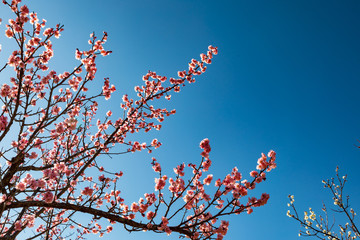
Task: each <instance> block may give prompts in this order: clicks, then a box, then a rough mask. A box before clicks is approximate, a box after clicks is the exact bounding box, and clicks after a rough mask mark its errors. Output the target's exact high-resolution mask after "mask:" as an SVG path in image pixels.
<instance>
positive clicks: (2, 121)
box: [0, 116, 8, 131]
mask: <svg viewBox="0 0 360 240" xmlns="http://www.w3.org/2000/svg"><path fill="white" fill-rule="evenodd" d="M7 124H8V122H7V117H5V116H1V117H0V131H4V130H5V128H6V126H7Z"/></svg>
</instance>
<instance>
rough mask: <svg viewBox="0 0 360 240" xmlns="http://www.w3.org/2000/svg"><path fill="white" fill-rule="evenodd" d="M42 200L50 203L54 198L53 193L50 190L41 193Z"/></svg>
mask: <svg viewBox="0 0 360 240" xmlns="http://www.w3.org/2000/svg"><path fill="white" fill-rule="evenodd" d="M43 200H44V201H45V202H46V203H52V201H53V200H54V195H53V193H52V192H45V193H44V194H43Z"/></svg>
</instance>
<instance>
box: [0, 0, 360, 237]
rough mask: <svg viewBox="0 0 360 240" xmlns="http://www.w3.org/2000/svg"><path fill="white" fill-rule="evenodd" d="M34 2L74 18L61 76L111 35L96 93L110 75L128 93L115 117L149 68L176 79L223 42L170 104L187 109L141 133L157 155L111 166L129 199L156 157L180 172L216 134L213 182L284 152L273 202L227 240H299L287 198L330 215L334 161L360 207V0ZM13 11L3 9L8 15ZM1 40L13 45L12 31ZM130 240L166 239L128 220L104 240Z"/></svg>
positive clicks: (235, 224) (238, 221)
mask: <svg viewBox="0 0 360 240" xmlns="http://www.w3.org/2000/svg"><path fill="white" fill-rule="evenodd" d="M25 2H27V4H28V5H29V8H30V10H34V11H36V12H38V14H39V17H40V18H45V19H47V20H48V26H49V25H55V24H56V23H62V24H64V25H65V31H64V32H63V33H62V37H61V38H60V39H59V40H56V41H55V42H54V50H55V59H54V60H53V66H54V68H56V69H57V70H58V71H59V72H61V71H64V70H67V69H72V68H73V66H74V64H75V63H76V61H75V59H74V50H75V49H76V48H80V49H81V48H82V49H84V48H85V47H86V46H87V44H86V42H87V40H88V36H89V34H90V33H91V32H93V31H94V32H96V33H98V34H99V35H100V34H101V32H102V31H104V30H105V31H107V32H108V34H109V40H108V43H107V44H106V46H107V48H108V49H111V50H113V54H112V55H110V56H108V57H106V58H103V59H100V61H99V72H98V79H99V81H98V83H99V85H98V86H97V85H94V89H95V88H97V87H100V85H101V83H102V79H103V77H109V78H110V79H111V81H112V83H113V84H115V86H116V88H117V90H118V91H117V93H116V96H113V97H112V99H111V101H110V102H103V104H104V106H105V107H106V108H111V109H112V110H113V112H114V113H116V109H119V102H120V99H121V96H122V94H125V93H129V94H132V93H133V87H134V86H135V85H139V84H141V82H142V81H141V77H142V75H144V74H146V72H147V71H148V70H152V71H156V72H157V73H159V74H161V75H167V76H169V77H170V76H176V73H177V71H178V70H183V69H185V68H186V67H187V63H188V61H189V60H190V59H191V58H198V56H199V54H200V53H201V52H204V51H206V49H207V46H208V45H210V44H212V45H214V46H218V47H219V55H218V56H216V58H215V59H214V61H213V64H212V65H210V66H209V68H208V71H207V72H206V74H205V75H203V76H201V77H199V78H198V79H197V82H196V83H195V84H193V85H190V86H187V87H185V88H184V89H183V90H182V92H181V93H180V94H177V95H174V96H173V99H172V101H171V103H170V104H169V108H176V109H177V114H176V115H175V116H172V117H170V118H168V119H166V121H165V123H164V124H163V128H162V129H161V131H160V132H156V133H155V132H154V133H151V135H150V136H138V138H139V139H151V138H153V137H156V138H158V139H159V140H160V141H162V142H163V146H162V147H161V148H160V149H158V150H156V151H155V152H154V153H153V154H152V155H148V154H142V153H141V154H130V155H125V156H122V157H119V158H118V159H113V160H112V161H113V162H111V163H110V162H109V163H108V164H109V166H111V167H114V168H115V167H116V168H118V169H120V170H123V171H124V172H125V176H124V180H123V181H124V182H123V186H121V187H120V188H121V189H122V192H123V194H124V195H125V194H126V195H128V198H127V199H128V201H129V202H130V203H131V202H132V201H136V200H137V199H138V198H139V197H142V194H143V193H144V192H146V191H152V188H153V178H154V177H155V175H154V173H153V171H152V170H151V168H150V166H149V164H148V163H149V162H150V159H151V156H155V157H157V158H158V159H159V161H160V162H161V163H162V164H163V168H164V169H166V170H167V171H168V173H171V172H172V168H173V167H174V166H176V165H177V164H179V163H182V162H186V163H188V162H197V161H199V160H200V157H199V153H200V149H199V148H198V144H199V142H200V141H201V140H202V139H203V138H206V137H207V138H209V139H210V143H211V146H212V153H211V159H212V160H213V162H214V164H213V170H212V171H213V172H214V175H215V177H221V176H224V175H225V174H227V173H228V172H229V171H231V169H232V167H233V166H237V167H238V168H239V169H240V171H241V172H242V173H243V175H248V172H249V171H250V170H252V169H253V168H255V166H256V160H257V158H258V157H259V155H260V153H261V152H267V151H268V150H270V149H274V150H275V151H276V152H277V154H278V155H277V156H278V159H277V161H278V168H277V169H275V170H274V171H273V172H271V173H270V174H269V176H268V179H267V181H266V182H265V183H263V184H261V186H260V185H259V189H258V190H257V192H256V193H257V194H258V196H259V195H260V194H261V192H267V193H269V194H270V200H269V202H268V204H267V205H265V206H264V207H261V208H258V209H255V211H254V213H253V214H251V215H247V214H243V215H240V216H235V217H230V218H229V220H230V230H229V232H228V235H227V237H226V239H254V240H258V239H259V240H260V239H276V240H281V239H284V240H285V239H286V240H288V239H296V238H298V237H297V234H298V229H299V226H298V224H297V223H296V222H295V221H293V220H291V219H289V218H288V217H286V215H285V214H286V211H287V206H286V204H287V202H288V199H287V196H288V194H294V195H295V201H296V204H297V206H298V208H299V210H306V209H307V208H308V207H309V206H311V207H313V209H319V210H320V208H321V204H322V200H325V201H326V200H330V197H329V196H330V195H329V194H328V192H326V190H325V189H323V187H322V183H321V180H322V179H327V178H330V177H333V176H334V175H335V168H336V166H339V167H340V172H341V174H348V179H349V182H348V185H347V187H346V191H347V193H349V194H350V195H351V203H352V206H353V207H354V208H355V209H358V211H360V204H359V202H360V194H359V192H360V191H359V187H358V183H359V179H358V178H357V174H358V169H359V167H360V163H359V157H360V150H359V149H357V148H356V145H360V143H359V142H357V140H360V125H359V122H360V113H359V111H358V109H359V89H360V81H359V75H360V68H359V64H360V45H359V42H360V21H359V20H360V18H359V12H360V2H359V1H334V0H329V1H319V0H313V1H300V0H292V1H284V0H282V1H275V0H272V1H265V0H258V1H240V0H239V1H214V0H207V1H200V0H152V1H148V0H141V1H140V0H126V1H123V0H118V1H115V0H109V1H94V0H88V1H85V0H77V1H55V0H54V1H45V0H32V1H25ZM7 14H8V10H5V9H4V7H3V6H1V8H0V15H1V17H2V18H3V20H5V19H6V17H7V16H8V15H7ZM1 30H2V31H3V30H4V25H1ZM0 40H1V41H2V44H3V48H4V50H5V48H6V40H4V35H1V37H0ZM4 41H5V42H4ZM104 109H105V108H104ZM106 161H109V160H106ZM105 164H107V163H105ZM166 170H165V171H166ZM137 174H141V175H142V176H143V179H144V180H142V181H139V180H138V178H137ZM330 204H331V201H330ZM358 222H359V221H358ZM122 237H124V238H126V239H132V240H140V239H159V238H160V239H166V236H165V235H151V234H148V233H146V234H144V233H132V234H130V235H129V234H128V233H127V232H125V231H124V230H123V229H122V227H121V226H118V227H117V229H116V230H115V232H114V233H113V234H110V235H108V236H107V237H106V238H105V239H120V238H122ZM168 239H177V236H176V235H173V236H171V237H170V238H168Z"/></svg>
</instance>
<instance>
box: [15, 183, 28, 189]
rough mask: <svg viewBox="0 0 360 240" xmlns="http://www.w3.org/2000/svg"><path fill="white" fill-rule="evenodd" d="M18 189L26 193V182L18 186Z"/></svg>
mask: <svg viewBox="0 0 360 240" xmlns="http://www.w3.org/2000/svg"><path fill="white" fill-rule="evenodd" d="M16 189H18V190H19V191H25V189H26V184H25V183H24V182H19V183H18V184H17V185H16Z"/></svg>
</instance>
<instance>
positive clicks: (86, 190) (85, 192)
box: [81, 187, 94, 196]
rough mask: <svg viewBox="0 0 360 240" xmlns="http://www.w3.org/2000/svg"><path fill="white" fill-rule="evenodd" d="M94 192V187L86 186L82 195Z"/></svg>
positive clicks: (89, 194)
mask: <svg viewBox="0 0 360 240" xmlns="http://www.w3.org/2000/svg"><path fill="white" fill-rule="evenodd" d="M93 192H94V189H91V188H89V187H85V188H84V190H82V191H81V194H82V195H87V196H91V195H92V194H93Z"/></svg>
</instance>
